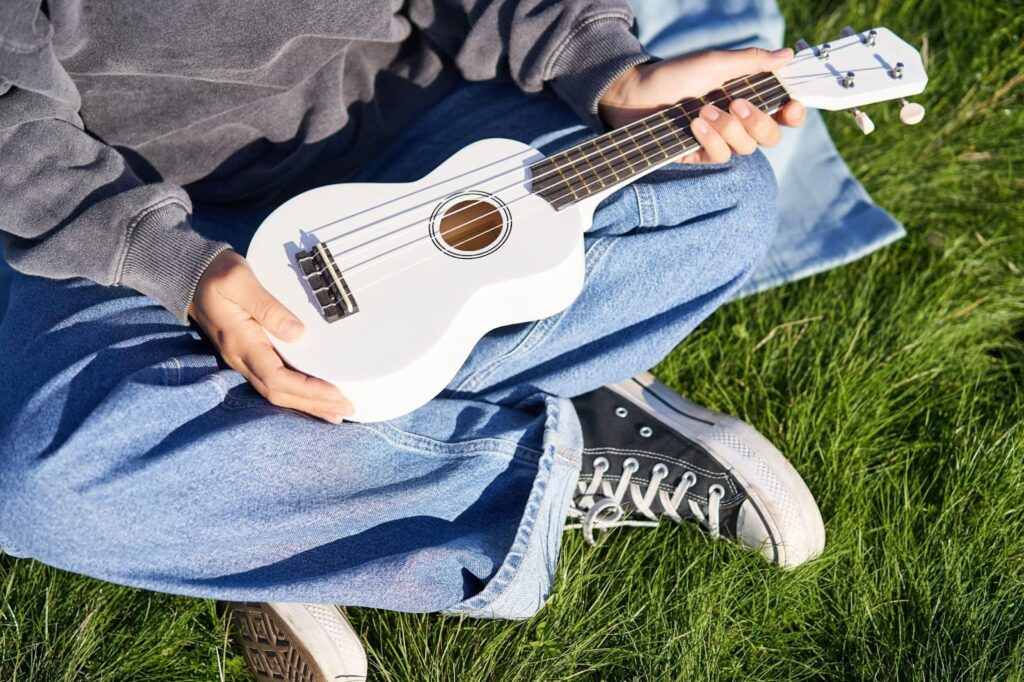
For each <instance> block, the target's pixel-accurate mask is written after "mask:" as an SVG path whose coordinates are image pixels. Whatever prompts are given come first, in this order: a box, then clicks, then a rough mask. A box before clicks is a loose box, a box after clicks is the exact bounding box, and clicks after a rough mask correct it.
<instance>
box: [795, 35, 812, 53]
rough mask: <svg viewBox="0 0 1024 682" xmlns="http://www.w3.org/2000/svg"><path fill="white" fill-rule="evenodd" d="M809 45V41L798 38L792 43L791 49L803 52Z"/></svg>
mask: <svg viewBox="0 0 1024 682" xmlns="http://www.w3.org/2000/svg"><path fill="white" fill-rule="evenodd" d="M810 46H811V44H810V43H808V42H807V41H806V40H804V39H803V38H801V39H800V40H798V41H796V42H795V43H793V50H794V51H796V52H803V51H804V50H806V49H807V48H809V47H810Z"/></svg>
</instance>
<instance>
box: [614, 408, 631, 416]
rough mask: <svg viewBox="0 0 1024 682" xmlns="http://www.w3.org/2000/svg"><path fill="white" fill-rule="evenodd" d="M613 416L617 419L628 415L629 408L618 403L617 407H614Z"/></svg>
mask: <svg viewBox="0 0 1024 682" xmlns="http://www.w3.org/2000/svg"><path fill="white" fill-rule="evenodd" d="M615 416H616V417H618V418H619V419H625V418H626V417H627V416H629V410H627V409H626V408H625V407H623V406H622V405H619V406H618V407H616V408H615Z"/></svg>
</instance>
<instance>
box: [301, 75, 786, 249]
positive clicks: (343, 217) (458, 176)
mask: <svg viewBox="0 0 1024 682" xmlns="http://www.w3.org/2000/svg"><path fill="white" fill-rule="evenodd" d="M774 75H775V74H774V73H771V72H769V73H768V75H767V77H766V78H763V79H762V80H759V81H757V82H755V83H751V82H750V80H749V76H748V77H746V78H744V77H742V76H741V77H740V78H734V79H733V80H731V81H728V82H727V83H725V84H723V85H722V88H721V89H723V90H726V91H727V89H728V88H729V87H730V86H732V85H735V84H738V83H739V82H740V81H745V85H746V86H748V87H744V88H743V89H742V90H740V91H738V92H737V94H738V93H739V92H742V91H743V90H747V89H753V88H754V87H755V86H757V85H761V84H762V83H766V82H769V81H770V80H771V78H772V77H773V76H774ZM780 84H781V83H780ZM756 94H757V93H755V95H756ZM663 111H665V110H663ZM663 111H656V112H654V113H652V114H649V115H648V116H646V117H644V119H648V118H653V117H655V116H660V115H661V114H662V113H663ZM687 113H692V112H687ZM644 119H638V121H637V122H639V121H642V120H644ZM663 120H664V117H663ZM660 125H661V124H659V126H660ZM656 127H657V126H656ZM535 151H536V150H533V149H529V150H524V151H520V152H516V153H515V154H511V155H510V156H507V157H505V158H503V159H498V160H497V161H491V162H490V163H487V164H484V165H483V166H480V167H477V168H473V169H471V170H468V171H465V172H463V173H460V174H459V175H456V176H454V177H452V178H448V179H446V180H443V181H440V182H437V183H434V184H433V185H428V186H427V187H422V188H420V189H417V190H414V191H412V192H409V193H408V194H405V195H403V196H400V197H396V198H394V199H390V200H389V201H387V202H385V204H377V205H375V206H370V207H367V208H365V209H363V210H361V211H358V212H356V213H352V214H348V215H345V216H342V217H340V218H337V219H335V220H331V221H329V222H326V223H324V224H323V225H318V226H317V227H314V228H310V229H309V230H306V233H307V234H313V233H315V232H318V231H320V230H322V229H324V228H327V227H330V226H331V225H336V224H337V223H340V222H343V221H345V220H349V219H351V218H355V217H358V216H359V215H362V214H364V213H368V212H370V211H372V210H374V209H378V208H382V207H383V206H385V205H386V204H389V203H394V202H397V201H401V200H403V199H407V198H409V197H411V196H414V195H416V194H420V193H422V192H425V191H427V190H430V189H433V188H434V187H436V186H438V185H442V184H445V183H447V182H449V181H451V180H455V179H457V178H460V177H462V176H464V175H469V174H471V173H476V172H478V171H480V170H482V169H484V168H487V167H489V166H495V165H498V164H500V163H504V162H505V161H511V160H514V159H515V158H516V157H517V156H523V155H527V154H532V153H533V152H535ZM589 156H592V154H588V155H586V156H584V157H582V158H584V159H585V158H589ZM541 160H543V157H542V159H541ZM514 172H516V171H515V170H512V171H504V172H502V173H498V174H497V175H492V176H491V177H489V178H484V180H482V181H481V182H486V181H488V180H494V179H496V178H500V177H501V176H502V175H508V174H510V173H514ZM435 201H437V199H436V198H431V199H430V200H428V201H426V202H424V203H422V204H419V205H417V206H410V207H409V208H407V209H403V210H401V211H399V212H398V213H395V214H392V215H391V216H388V218H393V217H395V216H398V215H401V214H403V213H408V212H409V211H413V210H416V209H417V208H422V207H423V206H427V205H429V204H432V203H434V202H435ZM460 210H461V209H460ZM375 224H376V222H371V223H367V224H365V225H362V226H360V227H357V228H354V229H352V230H348V231H347V232H346V233H345V234H344V235H339V236H348V235H352V234H355V233H356V232H362V231H363V230H365V229H366V228H369V227H373V226H374V225H375ZM337 238H338V237H334V238H332V240H333V239H337ZM328 241H331V240H328ZM325 243H326V242H325Z"/></svg>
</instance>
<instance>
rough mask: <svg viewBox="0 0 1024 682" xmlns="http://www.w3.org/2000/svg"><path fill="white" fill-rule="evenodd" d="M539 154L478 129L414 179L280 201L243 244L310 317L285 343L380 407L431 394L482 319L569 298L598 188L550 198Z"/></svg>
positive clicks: (306, 368) (356, 396)
mask: <svg viewBox="0 0 1024 682" xmlns="http://www.w3.org/2000/svg"><path fill="white" fill-rule="evenodd" d="M541 158H543V157H542V155H541V154H540V153H539V152H537V151H536V150H534V149H533V148H531V147H529V146H528V145H525V144H523V143H521V142H517V141H514V140H504V139H488V140H482V141H480V142H477V143H474V144H472V145H470V146H468V147H465V148H464V149H462V150H461V151H459V152H457V153H456V154H455V155H453V156H452V157H450V158H449V159H448V160H447V161H445V162H444V163H443V164H441V165H440V166H438V167H437V168H436V169H435V170H434V171H432V172H431V173H430V174H429V175H427V176H425V177H423V178H422V179H420V180H418V181H416V182H413V183H405V184H369V183H353V184H338V185H327V186H323V187H319V188H316V189H313V190H310V191H308V192H305V193H303V194H301V195H298V196H296V197H294V198H293V199H291V200H289V201H287V202H286V203H284V204H282V205H281V206H280V207H278V208H277V209H276V210H275V211H274V212H273V213H272V214H271V215H270V216H268V217H267V219H266V220H265V221H264V222H263V223H262V225H261V226H260V228H259V229H258V230H257V232H256V234H255V235H254V237H253V239H252V241H251V243H250V245H249V250H248V253H247V258H248V260H249V262H250V263H251V265H252V267H253V269H254V271H255V273H256V276H257V278H258V279H259V281H260V282H261V284H263V286H264V287H266V288H267V290H268V291H269V292H270V293H271V294H273V295H274V296H275V297H276V298H277V299H278V300H279V301H281V303H283V304H284V305H285V306H286V307H287V308H288V309H289V310H290V311H291V312H293V313H294V314H295V315H296V316H297V317H299V318H300V319H301V320H302V322H303V323H304V324H305V328H306V331H305V334H304V336H303V338H302V339H301V340H300V341H298V342H296V343H285V342H283V341H281V340H279V339H277V338H275V337H274V336H273V335H270V334H268V336H269V338H270V340H271V342H272V343H273V344H274V346H275V348H276V349H277V351H278V352H279V353H280V354H281V356H282V357H283V358H284V360H285V361H286V362H287V363H288V364H290V365H291V366H293V367H294V368H295V369H297V370H299V371H302V372H305V373H307V374H310V375H313V376H317V377H320V378H322V379H325V380H327V381H330V382H331V383H333V384H335V385H336V386H337V387H338V388H339V389H340V390H341V391H342V393H343V394H344V395H345V396H346V397H348V398H349V399H350V400H351V401H352V403H353V405H354V407H355V414H354V415H353V416H352V417H351V419H353V420H354V421H381V420H387V419H392V418H395V417H398V416H401V415H403V414H406V413H408V412H410V411H412V410H414V409H416V408H417V407H419V406H420V405H423V404H424V403H426V402H427V401H429V400H430V399H432V398H433V397H434V396H436V395H437V394H438V393H439V392H440V391H441V390H442V389H444V387H445V386H446V385H447V384H448V383H449V382H450V381H451V379H452V378H453V377H454V376H455V374H456V372H457V371H458V369H459V368H460V367H461V365H462V364H463V362H464V361H465V360H466V358H467V357H468V356H469V354H470V352H471V351H472V349H473V346H474V345H475V344H476V342H477V341H478V340H479V339H480V337H482V336H483V335H484V334H486V333H487V332H489V331H491V330H492V329H495V328H497V327H501V326H504V325H509V324H514V323H518V322H527V321H532V320H538V319H541V318H543V317H547V316H549V315H553V314H555V313H557V312H559V311H561V310H564V309H565V308H566V307H568V306H569V304H570V303H572V301H573V300H574V299H575V298H576V296H577V295H578V294H579V292H580V290H581V288H582V286H583V277H584V257H583V233H584V231H585V230H586V229H588V228H589V227H590V224H591V219H592V215H593V206H594V205H595V204H596V202H590V201H588V202H581V203H580V204H576V205H573V206H569V207H567V208H564V209H562V210H560V211H556V210H555V209H554V208H553V207H552V206H551V205H550V204H549V203H548V202H546V201H545V200H544V199H542V198H540V197H539V196H536V195H534V194H531V193H530V185H531V178H530V168H529V166H530V164H531V163H534V162H535V161H538V160H539V159H541ZM318 244H320V245H322V246H321V247H320V248H324V247H326V248H327V249H328V250H329V252H330V256H331V257H332V258H333V263H331V264H329V265H326V264H325V263H324V261H323V260H322V259H321V260H320V261H318V263H319V265H320V266H323V269H322V270H320V271H318V273H322V276H320V277H317V276H313V277H312V281H311V276H310V275H309V273H308V272H307V270H308V267H309V266H308V263H310V262H311V261H309V259H308V254H310V253H315V249H316V247H317V245H318ZM320 253H321V254H322V253H323V251H320ZM303 254H306V256H305V260H304V261H302V262H300V261H301V260H302V258H303ZM297 256H298V258H297ZM303 262H304V263H306V264H307V265H305V266H304V265H303ZM316 274H317V273H314V275H316ZM333 275H338V276H339V279H341V280H342V281H341V284H342V285H343V288H344V289H345V292H342V291H341V288H339V287H335V288H334V289H333V290H332V291H333V292H334V293H335V294H339V293H340V294H341V298H340V299H339V301H341V302H342V303H343V304H344V305H338V306H335V307H333V308H328V310H329V311H334V312H337V311H341V312H345V313H346V314H344V315H343V316H342V317H340V319H336V320H334V321H328V318H329V317H331V315H329V314H326V313H325V309H324V306H323V303H322V301H323V299H324V294H325V292H324V290H323V286H324V285H326V284H330V283H331V281H332V277H333ZM334 283H335V284H337V280H334ZM318 286H319V287H320V291H319V294H318V293H317V287H318ZM346 294H347V295H346ZM353 309H354V310H355V312H347V311H348V310H353Z"/></svg>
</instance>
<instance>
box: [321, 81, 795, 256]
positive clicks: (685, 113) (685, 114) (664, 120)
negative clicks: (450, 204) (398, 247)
mask: <svg viewBox="0 0 1024 682" xmlns="http://www.w3.org/2000/svg"><path fill="white" fill-rule="evenodd" d="M773 78H774V74H770V73H769V74H768V76H766V77H765V78H763V79H761V80H759V81H756V82H748V84H747V85H746V86H745V87H743V88H741V89H740V90H737V91H736V92H735V93H731V94H730V93H728V92H727V93H726V94H727V96H730V97H731V98H732V99H735V98H736V97H739V96H743V93H744V92H745V91H748V90H749V91H751V92H752V93H753V94H754V95H757V96H758V97H760V98H761V99H762V100H763V99H764V97H765V96H766V95H767V94H769V93H771V92H773V91H774V90H776V89H777V88H772V89H771V90H769V91H768V93H760V94H759V93H757V92H756V88H757V86H760V85H762V84H764V83H768V82H771V80H772V79H773ZM736 80H742V79H736ZM734 82H735V81H730V82H729V83H726V84H725V86H723V87H727V86H729V85H730V84H732V83H734ZM778 87H782V86H781V83H780V84H779V86H778ZM693 102H694V103H696V104H697V108H696V109H694V110H692V111H690V110H688V109H687V108H686V106H685V105H684V107H683V109H682V111H681V114H682V116H680V117H679V118H671V119H669V117H668V116H662V114H663V111H657V112H654V113H653V114H650V115H648V116H646V117H644V118H643V119H638V120H637V121H636V122H635V123H639V122H641V121H644V120H647V119H651V118H654V117H656V116H660V117H661V122H660V123H657V124H655V125H653V126H646V128H647V130H648V131H649V132H651V133H654V132H655V131H657V130H658V129H659V128H666V127H668V128H669V132H668V134H665V135H661V136H658V137H655V138H653V139H652V140H651V142H647V143H644V144H643V145H642V146H641V148H643V147H647V146H649V145H650V144H651V143H652V142H653V143H659V142H660V141H661V140H664V139H667V138H670V137H678V133H677V131H675V129H674V126H675V125H676V124H678V123H679V122H680V121H684V120H689V119H690V118H691V117H692V115H693V114H695V113H697V112H698V111H699V110H700V107H701V106H703V103H700V102H697V100H693ZM713 103H717V101H715V102H713ZM723 103H724V102H723ZM582 144H586V142H584V143H581V145H578V146H582ZM659 146H660V145H659ZM570 149H571V148H570ZM563 151H568V150H563ZM559 153H561V152H559ZM600 153H601V152H600V150H596V151H593V152H588V153H585V154H583V155H582V156H581V157H580V158H579V159H577V160H576V161H575V162H580V161H588V163H589V160H590V159H591V158H594V157H596V156H598V155H599V154H600ZM556 155H557V154H556ZM553 156H555V155H553ZM627 156H628V151H627V152H625V153H622V154H619V155H618V156H613V158H612V159H611V160H620V159H625V160H626V165H627V166H628V165H630V164H629V161H628V159H627ZM509 158H510V159H511V158H514V156H512V157H509ZM546 158H552V157H546ZM541 161H543V158H542V159H539V160H538V163H540V162H541ZM575 162H574V163H575ZM484 167H485V168H486V166H484ZM591 167H593V166H592V165H591ZM476 170H479V169H476ZM612 170H613V171H614V168H613V169H612ZM560 171H561V167H560V166H559V165H558V164H553V166H552V169H551V170H550V171H546V172H544V173H541V174H539V175H537V176H536V177H533V178H532V182H534V183H537V182H538V181H540V180H542V179H544V178H546V177H549V176H552V175H554V174H556V173H559V172H560ZM521 172H522V171H521V168H516V169H513V170H510V171H503V172H501V173H497V174H496V175H492V176H490V177H487V178H483V179H481V180H479V181H477V183H476V184H475V185H474V186H475V187H479V186H480V185H481V184H482V183H485V182H489V181H491V180H496V179H498V178H501V177H503V176H507V175H513V174H516V175H518V174H520V173H521ZM456 177H458V176H456ZM519 184H520V183H519V182H518V181H517V182H515V183H513V184H510V185H507V186H505V187H500V188H498V189H495V190H493V193H498V192H503V191H505V190H507V189H512V188H514V187H517V186H518V185H519ZM424 189H429V188H424ZM466 189H471V188H462V189H460V190H455V191H453V192H451V193H449V196H451V195H452V194H458V193H459V192H462V191H465V190H466ZM419 191H422V190H417V191H416V192H411V193H409V194H407V195H405V197H402V198H403V199H404V198H406V197H409V196H412V195H414V194H416V193H418V192H419ZM437 200H438V198H437V197H431V198H430V199H429V200H427V201H425V202H423V203H421V204H419V205H417V206H411V207H409V208H407V209H404V210H402V211H399V212H398V213H394V214H392V215H389V216H386V217H385V218H382V219H380V220H378V221H374V222H371V223H368V224H366V225H363V226H360V227H357V228H354V229H352V230H348V231H347V232H345V233H343V234H339V235H337V236H334V237H331V238H328V239H325V240H323V241H322V243H323V244H324V245H327V244H330V243H332V242H336V241H338V240H341V239H346V238H348V237H351V236H352V235H353V234H355V233H357V232H361V231H363V230H364V229H366V228H368V227H372V226H373V225H375V224H377V223H379V222H381V221H383V220H390V219H392V218H395V217H396V216H399V215H402V214H403V213H407V212H409V211H413V210H416V209H418V208H422V207H424V206H429V205H431V204H434V203H436V202H437ZM372 208H378V207H377V206H375V207H372ZM372 208H371V209H366V210H372ZM470 208H471V207H469V206H467V207H466V208H460V209H456V210H455V211H452V212H451V213H449V214H448V215H450V216H451V215H455V214H457V213H461V212H463V211H466V210H469V209H470ZM366 210H364V211H360V213H364V212H366ZM483 217H484V216H478V217H477V218H476V219H474V220H471V221H468V222H467V223H465V224H463V225H458V226H456V227H455V228H452V229H458V228H459V227H464V226H465V225H468V224H469V223H472V222H475V220H479V219H482V218H483ZM342 220H345V218H340V219H338V220H336V221H334V222H333V223H326V224H324V225H321V226H319V227H317V228H314V230H313V231H315V230H319V229H322V228H324V227H327V226H329V225H332V224H336V223H338V222H341V221H342ZM422 222H423V221H422V220H416V221H415V222H412V223H408V224H406V225H403V226H401V227H397V228H394V229H392V230H391V231H390V232H388V233H387V234H384V235H381V236H378V237H375V238H373V239H370V240H367V241H364V242H361V243H359V244H355V245H353V246H351V247H349V248H346V249H345V250H343V251H340V252H338V253H335V254H334V256H335V257H336V258H341V257H343V256H344V255H345V254H349V253H352V252H354V251H357V250H358V249H360V248H363V247H364V246H369V245H372V244H375V243H378V242H379V241H380V240H382V239H388V238H390V237H392V236H394V235H397V234H399V233H400V232H403V231H405V230H408V229H411V228H415V227H418V226H420V225H421V224H422ZM332 252H333V249H332ZM365 262H366V261H364V262H361V263H357V264H356V266H355V267H359V266H362V265H363V264H364V263H365Z"/></svg>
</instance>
